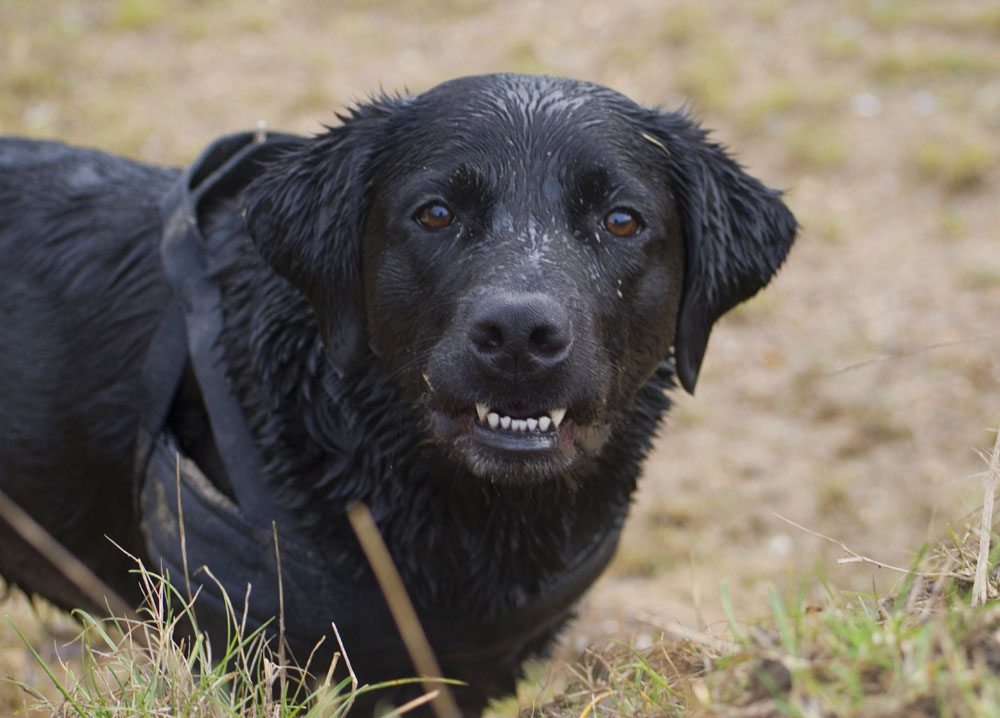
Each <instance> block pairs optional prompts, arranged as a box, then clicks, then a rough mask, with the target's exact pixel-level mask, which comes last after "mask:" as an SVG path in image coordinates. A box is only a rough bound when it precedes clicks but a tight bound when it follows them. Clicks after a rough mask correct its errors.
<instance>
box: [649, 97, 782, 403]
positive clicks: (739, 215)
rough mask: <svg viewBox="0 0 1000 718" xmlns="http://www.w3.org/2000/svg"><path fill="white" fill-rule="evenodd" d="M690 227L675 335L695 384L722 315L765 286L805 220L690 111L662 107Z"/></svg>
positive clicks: (688, 382)
mask: <svg viewBox="0 0 1000 718" xmlns="http://www.w3.org/2000/svg"><path fill="white" fill-rule="evenodd" d="M654 125H655V130H654V131H653V133H652V137H647V139H651V140H655V142H654V144H657V145H659V147H660V149H666V150H667V155H668V158H667V162H668V166H669V167H670V170H669V171H670V181H671V185H672V187H673V191H674V193H675V198H676V201H677V203H678V206H679V210H680V219H681V224H682V227H683V232H684V255H685V260H684V264H685V271H684V289H683V293H682V295H681V303H680V311H679V314H678V319H677V328H676V333H675V335H674V351H675V359H676V362H677V375H678V377H679V378H680V381H681V385H682V386H683V387H684V388H685V389H686V390H687V391H688V392H692V393H693V392H694V387H695V383H696V381H697V379H698V372H699V370H700V369H701V362H702V359H703V358H704V356H705V347H706V346H707V344H708V336H709V334H710V333H711V331H712V325H713V324H714V323H715V321H716V320H717V319H718V318H719V317H721V316H722V315H723V314H725V313H726V312H727V311H729V310H730V309H732V308H733V307H734V306H736V305H737V304H739V303H740V302H742V301H744V300H745V299H749V298H750V297H752V296H753V295H754V294H756V293H757V291H758V290H759V289H761V288H762V287H764V286H765V285H766V284H767V283H768V281H770V279H771V277H772V276H773V275H774V273H775V272H776V271H777V269H778V267H779V266H780V265H781V263H782V262H783V261H784V259H785V255H786V254H787V253H788V249H789V247H790V246H791V244H792V241H793V240H794V239H795V233H796V230H797V229H798V224H797V223H796V221H795V217H793V216H792V213H791V212H790V211H789V209H788V208H787V207H786V206H785V204H784V203H783V202H782V201H781V193H780V192H777V191H775V190H771V189H768V188H767V187H765V186H764V185H763V184H761V183H760V182H759V181H758V180H756V179H754V178H753V177H751V176H750V175H748V174H747V173H746V172H744V171H743V170H742V168H741V167H740V166H739V165H738V164H737V163H736V162H734V161H733V159H732V158H730V157H729V156H728V155H727V154H726V152H725V150H724V149H723V148H722V147H720V146H719V145H717V144H715V143H712V142H710V141H708V140H707V134H708V133H707V132H706V131H705V130H703V129H701V128H700V127H699V126H698V125H697V124H695V123H694V122H693V121H692V120H691V119H690V118H688V117H687V116H685V115H684V114H682V113H671V114H667V113H657V115H656V117H655V119H654Z"/></svg>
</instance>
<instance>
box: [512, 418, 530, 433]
mask: <svg viewBox="0 0 1000 718" xmlns="http://www.w3.org/2000/svg"><path fill="white" fill-rule="evenodd" d="M511 424H512V425H513V426H514V429H516V430H517V431H525V430H526V429H527V428H528V422H526V421H525V420H524V419H515V420H514V421H513V422H511Z"/></svg>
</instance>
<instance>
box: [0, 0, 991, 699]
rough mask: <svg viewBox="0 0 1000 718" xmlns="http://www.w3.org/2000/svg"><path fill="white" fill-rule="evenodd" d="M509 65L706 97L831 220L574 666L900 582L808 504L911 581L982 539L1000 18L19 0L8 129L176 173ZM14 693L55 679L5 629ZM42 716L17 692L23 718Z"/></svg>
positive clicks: (668, 6) (699, 7) (660, 485)
mask: <svg viewBox="0 0 1000 718" xmlns="http://www.w3.org/2000/svg"><path fill="white" fill-rule="evenodd" d="M496 71H513V72H526V73H545V74H556V75H567V76H572V77H576V78H580V79H586V80H591V81H595V82H598V83H602V84H605V85H608V86H610V87H612V88H614V89H617V90H619V91H621V92H623V93H625V94H627V95H629V96H630V97H632V98H633V99H635V100H636V101H638V102H640V103H642V104H647V105H658V106H664V107H666V108H678V107H682V106H686V107H687V108H688V109H689V110H690V111H691V112H692V113H693V114H694V115H695V116H696V117H698V118H699V119H700V120H701V121H702V122H703V123H704V124H705V126H707V127H710V128H712V129H713V130H714V135H713V136H714V138H715V139H716V140H717V141H719V142H722V143H723V144H725V145H727V146H729V147H730V148H731V150H732V152H733V153H734V154H735V155H736V156H737V157H738V159H739V160H740V161H741V162H742V163H743V164H744V165H745V166H746V167H747V168H748V169H749V170H750V172H751V173H753V174H754V175H756V176H757V177H759V178H761V179H762V180H763V181H764V182H765V183H766V184H768V185H770V186H773V187H778V188H782V189H784V190H786V192H787V195H786V198H787V201H788V202H789V204H790V205H791V206H792V208H793V210H794V211H795V213H796V214H797V216H798V218H799V220H800V222H801V223H802V232H801V235H800V239H799V241H798V243H797V245H796V247H795V248H794V249H793V251H792V254H791V256H790V258H789V260H788V262H787V266H786V267H785V268H784V269H783V270H782V272H781V274H780V276H779V277H778V279H777V280H776V281H775V282H774V283H773V284H772V286H771V287H769V288H768V290H767V291H765V292H764V293H762V294H761V295H760V296H758V297H757V298H755V299H753V300H752V301H750V302H749V303H747V304H746V305H744V306H743V307H741V308H739V309H738V310H736V311H734V312H732V313H731V314H730V315H729V316H727V317H726V318H725V319H724V320H723V321H722V322H721V323H720V324H719V325H718V326H717V328H716V330H715V332H714V334H713V337H712V341H711V343H710V345H709V351H708V357H707V361H706V364H705V366H704V368H703V370H702V374H701V378H700V380H699V384H698V391H697V396H695V397H689V396H686V395H684V394H683V393H681V392H678V393H677V396H676V399H677V407H676V409H675V411H674V412H673V414H672V416H671V418H670V419H669V421H668V424H667V426H666V427H665V430H664V432H663V435H662V437H661V439H660V440H659V442H658V448H657V451H656V453H655V455H654V457H653V458H652V460H651V461H650V462H649V464H648V466H647V469H646V472H645V478H644V480H643V483H642V489H641V491H640V493H639V495H638V497H637V499H636V502H635V505H634V509H633V515H632V517H631V520H630V523H629V526H628V529H627V532H626V535H625V538H624V542H623V544H622V546H621V549H620V551H619V555H618V557H617V559H616V561H615V563H614V564H613V566H612V568H611V570H610V571H609V572H608V573H607V575H606V576H604V577H603V578H602V579H601V581H600V582H599V583H598V584H597V586H596V587H595V589H594V590H593V591H592V592H591V593H590V594H589V596H588V598H587V599H586V600H585V602H584V604H583V606H582V608H581V615H580V619H579V620H578V621H577V622H576V624H575V625H574V627H573V629H572V630H571V631H570V632H569V633H568V635H567V636H566V639H565V642H564V646H563V648H562V651H561V652H562V655H564V656H571V655H572V654H573V652H574V651H575V650H578V649H579V648H580V647H582V646H585V645H587V644H588V643H591V642H598V641H602V640H606V639H607V638H608V637H614V638H622V639H627V640H633V641H636V642H638V643H639V644H640V645H642V644H643V643H644V642H647V641H649V640H650V639H651V638H652V637H654V636H655V635H657V633H658V631H659V630H661V629H662V628H663V627H669V626H672V625H675V624H677V623H680V624H683V625H686V626H692V627H698V628H702V627H703V628H706V629H707V630H708V631H709V632H712V631H716V630H721V628H723V627H724V625H723V624H722V623H721V622H720V621H721V619H722V617H723V609H722V601H721V593H722V591H721V588H720V587H721V585H722V583H723V582H725V583H726V584H727V586H728V592H729V595H730V596H731V599H732V604H733V608H734V610H735V613H736V616H737V618H738V619H739V620H741V621H742V620H745V621H752V620H753V619H754V618H755V617H756V616H758V615H761V614H762V613H764V612H765V611H766V598H767V592H768V591H769V590H778V591H779V592H788V593H792V594H794V593H796V592H798V591H799V590H800V587H802V588H803V589H804V590H805V593H806V596H807V600H809V601H812V602H814V603H815V604H816V605H823V603H824V602H825V601H826V600H827V598H826V594H825V592H824V589H822V587H821V585H820V583H821V582H820V581H819V580H818V576H823V577H824V580H825V581H826V583H827V585H828V586H829V587H830V588H831V589H832V590H833V591H834V592H843V591H860V592H867V593H871V592H872V591H885V590H887V589H888V588H890V587H891V586H892V585H893V584H894V583H895V582H896V581H897V580H898V578H899V576H898V575H897V574H896V573H894V572H893V571H891V570H885V569H877V568H874V567H873V566H871V565H868V564H863V563H851V564H839V563H838V562H837V559H838V558H840V557H842V556H843V555H844V553H843V551H842V550H841V549H840V548H839V547H838V546H836V545H834V544H832V543H830V542H827V541H824V540H822V539H820V538H818V537H817V536H815V535H813V534H811V533H808V532H806V531H803V530H801V529H799V528H796V527H794V526H792V525H791V524H789V523H787V522H785V521H783V520H782V519H781V518H780V517H782V516H783V517H786V518H788V519H790V520H792V521H794V522H796V523H798V524H800V525H802V526H804V527H807V528H808V529H809V530H810V531H814V532H820V533H822V534H825V535H827V536H830V537H833V538H835V539H837V540H838V541H843V542H845V543H846V544H847V545H848V546H850V548H851V549H853V550H854V551H857V552H858V553H861V554H864V555H865V556H870V557H872V558H874V559H877V560H879V561H883V562H886V563H890V564H894V565H897V566H901V567H906V566H909V564H910V562H911V561H912V560H913V558H914V557H915V555H916V554H917V553H918V552H919V550H920V548H921V545H922V544H923V543H924V542H925V541H928V540H935V539H939V538H942V537H944V536H947V531H948V530H949V527H951V528H952V529H954V530H955V532H956V533H961V532H962V530H963V527H964V526H965V524H966V522H967V521H970V520H972V518H973V512H974V511H976V510H977V509H978V507H979V506H980V504H981V501H982V481H981V475H982V472H983V470H984V469H985V464H984V463H983V461H982V459H981V458H980V457H979V456H978V455H977V450H982V449H989V448H990V447H991V446H992V445H993V441H994V438H995V434H994V430H995V429H996V427H997V426H998V424H1000V382H998V380H1000V365H998V349H1000V328H998V327H997V326H996V324H997V323H996V319H997V317H998V316H1000V251H998V240H1000V236H998V234H1000V199H998V197H1000V4H998V3H996V2H991V1H989V0H978V1H976V0H949V2H947V3H943V2H940V1H939V0H841V1H833V0H762V1H761V2H755V3H745V2H739V1H737V0H659V1H655V0H616V2H613V3H609V2H605V1H598V0H574V1H572V2H571V1H570V0H545V1H542V0H505V2H503V3H492V2H487V1H486V0H468V1H465V2H459V1H458V0H436V1H435V0H430V1H428V2H418V1H416V0H414V1H410V2H403V1H402V0H398V1H393V0H373V1H371V2H364V1H362V0H343V1H342V2H326V1H322V0H270V1H267V0H203V1H196V0H174V1H172V2H163V1H162V0H0V132H2V133H9V134H21V135H29V136H33V137H49V138H58V139H62V140H65V141H67V142H71V143H77V144H84V145H90V146H94V147H98V148H101V149H104V150H108V151H113V152H118V153H122V154H126V155H129V156H132V157H136V158H139V159H142V160H145V161H148V162H154V163H165V164H177V165H181V164H185V163H187V162H190V161H191V160H193V159H194V157H195V156H196V155H197V154H198V152H199V150H200V149H201V148H202V147H203V146H204V145H205V144H207V143H208V142H209V141H210V140H212V139H213V138H214V137H216V136H218V135H221V134H224V133H227V132H232V131H237V130H242V129H247V128H252V127H254V126H256V125H257V124H258V123H259V122H261V121H263V122H266V123H267V126H268V127H270V128H274V129H284V130H292V131H298V132H304V133H313V132H318V131H321V130H322V125H323V124H324V123H326V124H331V123H335V122H336V121H337V120H336V117H335V115H334V113H335V112H338V111H342V110H343V109H344V108H345V107H346V106H349V105H350V104H352V103H354V102H357V101H361V100H364V99H365V98H366V97H368V96H369V95H371V94H373V93H377V92H379V91H381V90H385V91H388V92H396V91H400V92H403V91H407V90H409V91H412V92H420V91H422V90H425V89H427V88H429V87H431V86H433V85H435V84H437V83H438V82H440V81H442V80H445V79H448V78H451V77H455V76H459V75H466V74H474V73H483V72H496ZM0 261H3V260H2V258H0ZM2 381H3V379H2V377H0V386H2ZM0 396H2V390H0ZM0 450H2V447H0ZM0 550H3V548H2V547H0ZM0 613H2V614H7V615H10V616H11V617H12V618H13V621H14V623H15V624H16V625H17V626H18V628H19V629H20V630H21V631H22V632H23V633H24V634H25V635H26V636H27V637H28V638H29V640H31V641H32V642H33V644H34V645H35V646H36V647H37V648H38V649H39V650H40V651H41V652H42V653H43V654H45V655H47V656H52V655H55V654H58V653H59V652H60V651H66V652H69V653H72V652H73V651H74V650H75V649H72V648H70V649H65V648H62V647H61V646H62V644H63V643H64V642H65V641H66V640H67V639H68V638H69V637H71V636H72V635H73V632H74V625H73V624H72V622H70V621H68V620H67V619H66V618H65V617H64V616H62V615H61V614H59V613H58V612H56V611H54V610H52V609H51V608H50V607H46V606H45V605H44V604H42V603H40V602H39V603H37V605H36V606H35V607H34V608H32V607H31V605H30V604H29V602H28V601H27V599H26V598H25V597H24V596H22V595H20V594H18V593H17V592H12V593H11V595H9V596H8V597H7V599H6V601H4V602H3V603H0ZM0 676H14V677H16V678H18V679H20V680H23V681H25V682H27V683H29V684H31V685H34V686H38V687H44V686H45V685H46V681H45V678H44V676H43V675H42V674H41V671H40V669H38V668H37V666H36V665H35V664H34V663H33V660H32V659H31V658H30V655H29V654H28V652H27V651H26V650H25V648H24V646H23V644H22V643H21V641H20V639H19V638H18V637H17V635H16V633H15V632H14V631H13V630H12V628H11V625H10V623H8V622H7V621H6V620H4V621H2V622H0ZM44 690H47V691H48V690H50V689H49V688H44ZM25 699H26V697H25V695H24V694H23V693H21V692H19V691H17V690H16V689H14V688H12V687H8V686H0V713H4V714H6V713H9V712H10V711H11V710H13V709H15V708H19V707H21V706H22V705H23V703H24V701H25ZM28 700H29V702H30V699H28Z"/></svg>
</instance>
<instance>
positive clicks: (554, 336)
mask: <svg viewBox="0 0 1000 718" xmlns="http://www.w3.org/2000/svg"><path fill="white" fill-rule="evenodd" d="M528 343H529V346H530V347H531V350H532V351H533V352H535V353H536V354H539V355H542V356H552V355H554V354H558V353H559V352H561V351H562V350H563V349H565V348H566V346H567V345H568V344H569V333H568V332H566V331H563V330H562V329H561V328H560V327H556V326H553V325H550V324H545V325H541V326H537V327H535V328H534V329H533V330H532V331H531V334H530V336H529V337H528Z"/></svg>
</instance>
